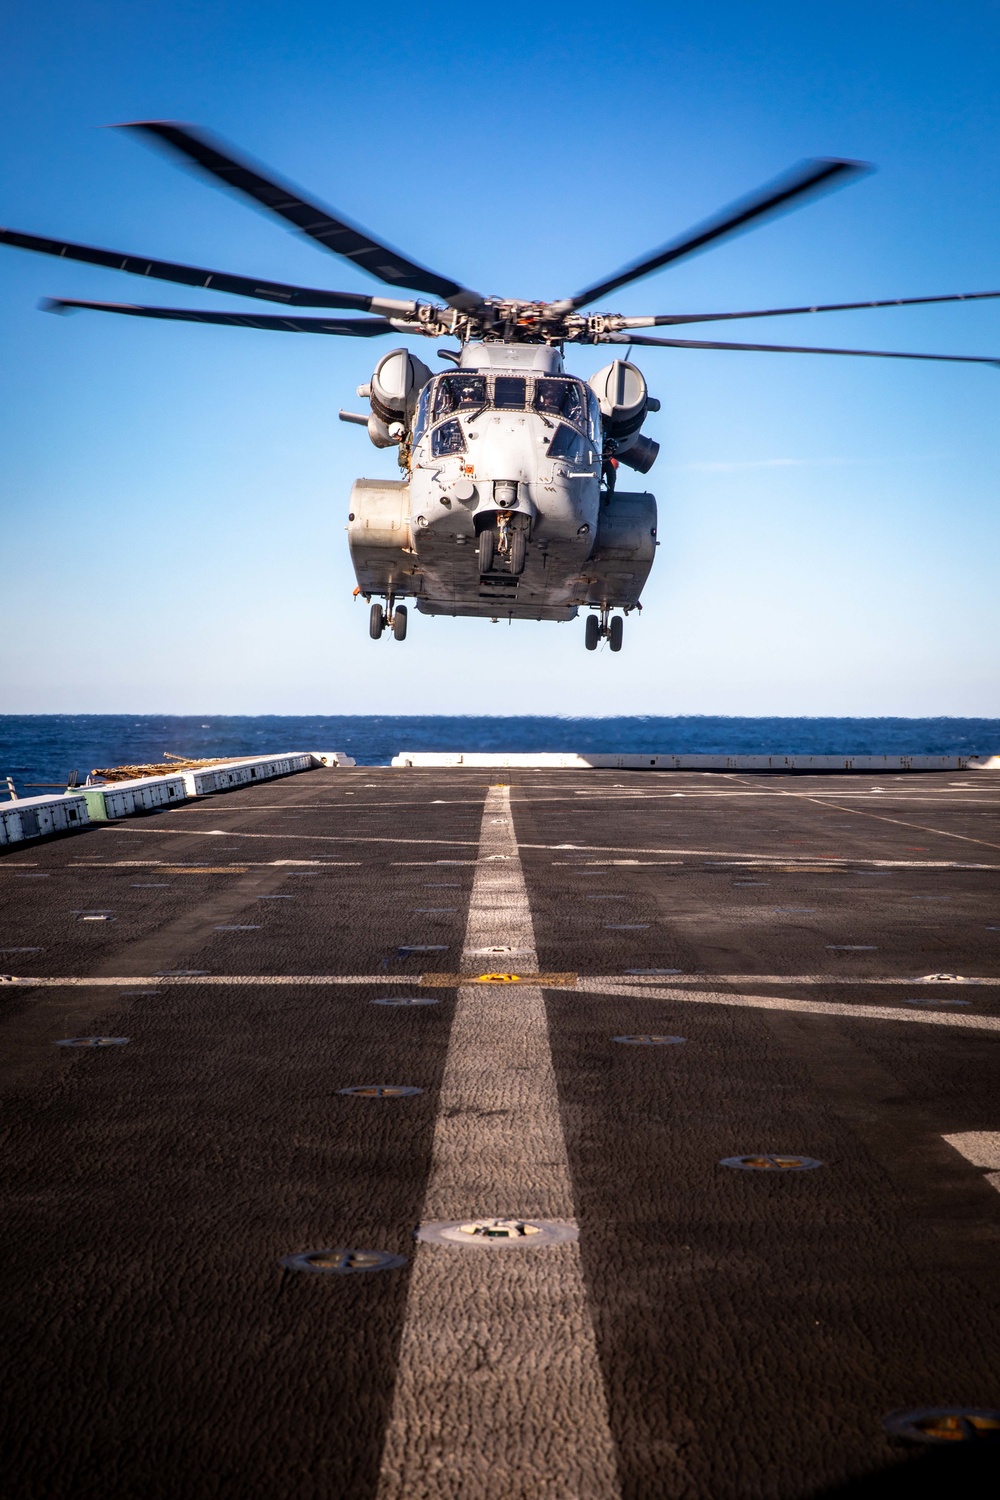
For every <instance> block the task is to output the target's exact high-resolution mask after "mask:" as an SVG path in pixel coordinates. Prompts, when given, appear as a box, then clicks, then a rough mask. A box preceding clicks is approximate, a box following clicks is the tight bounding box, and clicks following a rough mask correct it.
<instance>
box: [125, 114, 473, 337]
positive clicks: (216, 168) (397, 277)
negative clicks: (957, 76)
mask: <svg viewBox="0 0 1000 1500" xmlns="http://www.w3.org/2000/svg"><path fill="white" fill-rule="evenodd" d="M119 128H120V129H123V130H133V131H136V132H139V133H141V134H142V135H145V136H151V137H152V138H153V139H154V140H156V141H159V142H162V144H163V145H165V146H167V147H169V148H170V149H172V150H173V151H175V152H177V153H178V154H179V155H180V156H183V157H184V158H185V159H186V160H187V161H188V162H191V163H193V164H194V165H195V166H197V167H200V168H201V169H202V171H204V172H207V173H208V174H209V175H210V176H212V177H216V178H218V180H219V181H220V182H223V183H225V185H226V186H227V187H229V188H233V189H235V190H236V191H237V192H239V193H243V194H245V195H246V196H247V197H248V198H252V199H253V200H254V201H255V202H256V203H259V204H261V205H262V207H264V208H266V209H268V210H269V211H270V212H271V213H273V214H277V215H278V216H279V217H280V218H282V219H286V220H287V221H288V223H290V224H294V226H295V228H296V229H298V230H301V232H302V233H303V234H305V235H308V236H309V238H310V239H313V240H316V241H318V243H319V244H321V245H322V246H323V247H324V249H326V250H331V251H332V252H333V254H334V255H342V256H344V258H345V259H346V260H349V261H352V262H353V263H354V264H355V265H357V266H361V267H362V269H363V270H365V271H368V272H369V273H370V275H372V276H377V277H378V279H379V280H380V281H385V282H388V283H389V285H390V286H405V287H412V288H413V289H414V290H415V291H418V292H427V293H428V294H429V295H430V296H433V297H443V298H444V299H445V301H446V302H447V303H448V304H449V305H450V306H451V307H457V308H472V307H478V306H479V305H480V303H481V302H482V300H483V299H482V297H480V296H479V294H478V293H477V292H470V291H469V290H468V289H467V288H466V287H462V286H459V284H458V282H457V281H449V280H448V279H447V278H446V277H444V276H439V275H438V274H437V273H436V272H435V271H428V270H427V269H426V268H425V267H424V266H419V265H417V264H416V262H415V261H411V260H407V259H406V257H405V256H403V255H400V253H399V251H398V250H392V249H390V247H389V246H388V245H383V244H381V243H380V242H379V241H378V240H375V239H373V238H372V237H371V235H369V234H367V233H366V232H365V230H363V229H359V228H358V227H357V226H356V225H354V224H351V223H349V222H348V221H347V220H346V219H339V218H337V217H336V216H335V215H334V214H332V213H331V212H330V211H329V209H325V208H320V207H319V205H318V204H315V203H310V201H309V200H308V199H307V198H303V197H302V196H301V194H299V193H298V192H297V191H296V190H295V189H294V188H291V187H288V186H287V185H286V184H285V183H282V182H280V181H278V180H277V179H274V178H268V177H264V176H262V175H261V173H260V172H258V171H257V169H256V167H255V166H251V164H250V163H249V162H246V161H242V160H240V159H239V158H238V157H236V156H233V155H230V154H228V153H227V152H226V151H223V150H220V148H219V146H217V145H216V144H215V143H214V142H213V141H211V140H210V139H209V137H208V136H207V135H205V134H203V133H202V132H201V131H195V130H192V129H191V127H190V126H187V125H177V124H174V123H172V122H171V121H169V120H137V121H135V122H134V123H130V124H127V125H123V126H120V127H119Z"/></svg>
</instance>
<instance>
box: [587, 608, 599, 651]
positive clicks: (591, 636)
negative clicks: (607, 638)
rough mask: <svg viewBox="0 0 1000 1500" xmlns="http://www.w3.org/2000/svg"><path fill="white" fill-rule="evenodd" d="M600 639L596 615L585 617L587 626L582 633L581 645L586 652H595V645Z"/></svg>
mask: <svg viewBox="0 0 1000 1500" xmlns="http://www.w3.org/2000/svg"><path fill="white" fill-rule="evenodd" d="M600 639H601V622H600V620H599V619H598V618H597V616H596V615H588V616H587V625H586V629H585V631H584V636H583V644H584V645H585V646H586V648H587V650H588V651H596V650H597V643H598V641H599V640H600Z"/></svg>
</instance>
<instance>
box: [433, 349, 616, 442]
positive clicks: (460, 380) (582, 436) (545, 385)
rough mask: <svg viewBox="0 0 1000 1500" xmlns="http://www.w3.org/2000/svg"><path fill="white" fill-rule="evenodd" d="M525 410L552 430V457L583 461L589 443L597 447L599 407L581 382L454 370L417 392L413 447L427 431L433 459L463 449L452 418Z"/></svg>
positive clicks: (473, 418) (470, 418)
mask: <svg viewBox="0 0 1000 1500" xmlns="http://www.w3.org/2000/svg"><path fill="white" fill-rule="evenodd" d="M491 411H492V412H525V413H531V414H533V415H535V416H538V417H540V418H541V420H542V422H543V423H544V424H545V426H546V427H549V428H552V429H553V436H552V440H551V442H550V444H549V448H548V452H549V455H550V456H551V457H553V458H563V459H567V460H569V461H570V462H586V461H587V458H586V456H585V455H586V454H587V450H588V446H589V444H594V445H596V446H597V447H598V449H599V447H600V443H601V408H600V403H599V401H598V399H597V397H596V396H595V394H594V392H593V391H592V390H591V389H590V388H589V386H587V385H585V384H584V382H583V381H582V380H574V379H573V378H571V377H569V376H563V375H559V376H553V375H545V376H542V375H538V376H534V377H530V376H525V375H501V374H497V375H493V374H489V375H487V374H483V373H479V372H475V371H455V372H454V373H449V374H447V375H436V376H435V377H434V378H433V379H432V380H429V381H428V382H427V384H426V385H425V386H424V389H423V390H422V391H421V393H420V400H419V403H418V406H417V415H416V422H415V425H414V431H413V442H414V446H416V444H417V443H419V442H420V441H421V439H422V438H423V436H424V434H425V432H426V431H427V429H428V427H430V428H431V439H430V451H431V456H432V457H433V458H445V457H447V456H448V455H450V454H453V453H461V452H463V451H465V446H466V444H465V435H464V433H463V430H462V425H461V423H460V422H459V421H457V420H456V418H458V417H463V418H464V419H465V421H466V423H469V422H474V421H476V420H477V418H479V417H480V416H482V415H483V414H484V413H486V412H491Z"/></svg>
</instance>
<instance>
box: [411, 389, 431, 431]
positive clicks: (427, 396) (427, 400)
mask: <svg viewBox="0 0 1000 1500" xmlns="http://www.w3.org/2000/svg"><path fill="white" fill-rule="evenodd" d="M430 404H431V386H430V381H428V382H427V384H426V385H425V386H424V388H423V390H422V391H421V392H420V400H419V401H418V402H417V420H416V421H415V422H414V424H413V442H414V445H416V444H417V443H419V442H420V439H421V438H422V437H423V435H424V433H425V432H426V431H427V413H428V410H429V409H430Z"/></svg>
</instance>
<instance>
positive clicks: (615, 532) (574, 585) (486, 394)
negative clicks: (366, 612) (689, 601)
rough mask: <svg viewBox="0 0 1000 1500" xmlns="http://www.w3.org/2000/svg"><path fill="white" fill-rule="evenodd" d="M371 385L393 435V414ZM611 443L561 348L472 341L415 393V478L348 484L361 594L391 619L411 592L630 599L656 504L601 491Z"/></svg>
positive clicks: (406, 443) (645, 558) (436, 598)
mask: <svg viewBox="0 0 1000 1500" xmlns="http://www.w3.org/2000/svg"><path fill="white" fill-rule="evenodd" d="M371 394H372V406H373V411H374V412H375V413H376V421H378V420H379V419H381V420H382V422H383V425H384V426H385V430H386V431H387V432H388V431H390V430H391V429H390V427H389V426H388V424H386V423H385V419H386V418H388V417H391V416H392V415H393V414H392V413H391V412H390V411H389V410H388V408H385V407H383V406H381V405H380V403H379V400H378V397H377V395H375V394H374V391H372V392H371ZM605 442H606V439H605V433H604V429H603V422H602V413H601V405H600V402H599V400H598V397H597V395H596V393H595V392H594V390H593V389H591V387H590V386H589V385H587V384H586V383H585V382H584V381H582V380H580V379H579V378H577V377H575V376H571V375H567V374H566V373H565V371H564V369H563V361H562V355H561V352H560V351H559V350H558V349H557V348H555V347H552V346H549V345H543V344H504V343H500V342H496V343H481V344H479V343H468V344H466V345H465V346H464V347H463V349H462V352H461V355H460V356H458V359H457V365H456V368H455V369H454V370H448V371H447V372H444V373H441V374H437V375H433V376H430V378H429V379H427V380H426V381H425V383H424V384H423V386H422V389H421V390H420V394H419V399H418V400H417V402H416V407H415V410H414V412H413V416H412V420H411V422H410V423H409V424H408V430H407V431H406V432H405V433H404V434H402V435H401V437H400V449H401V452H400V461H401V463H402V464H405V466H406V472H407V477H406V478H405V479H403V480H400V481H395V482H392V481H384V480H383V481H371V480H359V481H357V483H356V484H355V486H354V491H353V493H352V499H351V520H350V524H349V528H348V529H349V536H350V540H351V550H352V555H353V558H354V562H355V567H356V570H357V575H358V585H359V591H360V592H361V593H363V594H365V595H366V597H370V596H371V595H372V594H380V595H384V596H385V597H386V599H387V601H388V604H389V613H390V614H391V613H392V610H393V608H394V605H395V601H396V600H397V599H399V598H402V597H404V596H412V597H414V599H415V602H416V607H417V609H418V610H419V611H420V612H421V613H423V614H446V615H465V616H470V615H471V616H484V617H487V618H493V619H498V618H506V619H532V620H570V619H572V618H573V617H574V616H575V615H576V614H577V612H578V610H579V608H580V607H581V606H586V605H588V604H589V605H593V606H595V607H597V608H599V609H601V611H602V614H603V615H604V616H605V617H606V615H607V612H608V611H609V610H610V609H612V608H623V609H626V610H627V609H630V608H634V607H635V606H636V605H637V604H638V599H639V593H640V590H641V588H642V585H643V583H644V582H645V580H646V577H647V575H648V573H649V568H650V566H651V565H652V561H653V555H654V550H655V545H656V542H655V533H656V506H655V501H654V500H653V497H652V496H651V495H635V494H625V493H614V492H613V491H612V490H611V489H610V488H607V487H604V488H602V469H603V467H604V450H605ZM376 534H378V537H379V540H380V541H381V543H382V545H381V546H379V545H378V543H377V542H376ZM623 563H627V564H628V566H627V567H623V566H622V564H623Z"/></svg>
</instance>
